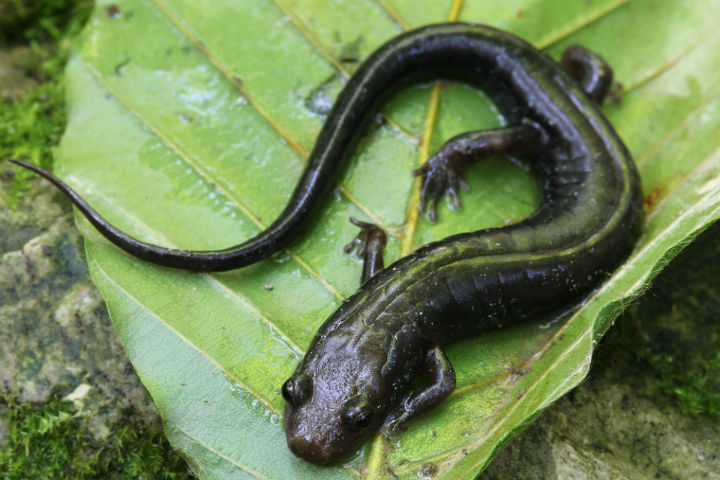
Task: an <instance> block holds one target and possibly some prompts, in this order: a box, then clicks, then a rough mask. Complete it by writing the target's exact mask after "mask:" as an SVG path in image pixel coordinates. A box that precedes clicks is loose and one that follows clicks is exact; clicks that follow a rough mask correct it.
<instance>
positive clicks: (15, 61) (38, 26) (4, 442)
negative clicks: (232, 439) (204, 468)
mask: <svg viewBox="0 0 720 480" xmlns="http://www.w3.org/2000/svg"><path fill="white" fill-rule="evenodd" d="M91 9H92V2H88V1H81V0H44V1H32V0H0V55H1V56H2V58H0V60H3V62H7V63H6V64H3V65H0V162H1V161H4V160H5V159H6V158H8V157H15V158H20V159H23V160H27V161H30V162H32V163H35V164H38V165H41V166H42V167H44V168H48V169H50V168H51V167H52V156H53V149H54V148H55V147H56V145H57V144H58V142H59V140H60V136H61V135H62V132H63V129H64V128H65V122H66V116H65V99H64V86H63V75H62V72H63V68H64V65H65V62H66V60H67V57H68V55H69V52H70V50H71V47H72V42H73V39H74V38H75V37H76V36H77V34H78V33H79V31H80V30H81V28H82V26H83V24H84V22H85V21H86V20H87V18H88V15H89V13H90V11H91ZM3 67H4V68H3ZM8 70H10V71H11V78H10V77H6V78H3V77H2V74H3V72H7V71H8ZM8 78H9V79H8ZM0 176H1V177H2V182H0V188H2V189H4V190H5V192H3V198H5V199H8V198H9V200H10V202H9V203H10V207H13V205H18V204H20V203H21V202H20V200H21V198H22V196H23V195H25V194H28V193H29V192H30V190H31V185H32V182H35V181H36V180H32V181H31V180H30V179H31V178H32V174H29V173H26V172H25V171H22V170H19V169H11V168H10V166H9V165H8V164H7V163H5V164H3V165H0ZM35 190H37V189H35ZM65 208H67V207H65ZM4 225H5V227H11V226H12V225H10V224H4ZM0 230H1V229H0ZM12 233H13V232H7V231H6V232H0V235H2V236H3V237H8V235H10V236H12V235H11V234H12ZM21 233H22V232H21ZM36 233H37V232H36ZM31 236H32V235H31ZM25 237H27V235H25V236H24V237H23V238H25ZM8 238H9V237H8ZM5 243H7V242H5ZM15 243H16V242H15ZM3 245H4V243H3ZM4 246H5V247H8V248H11V247H12V246H8V245H4ZM13 248H18V247H17V246H15V247H13ZM6 250H7V249H5V248H4V249H3V250H2V251H0V253H4V252H5V251H6ZM85 275H87V273H86V272H85ZM5 300H7V299H5ZM0 301H3V298H0ZM0 303H1V302H0ZM0 307H2V305H0ZM14 321H15V319H13V318H11V317H3V318H0V322H2V324H3V325H4V326H5V327H8V326H9V325H11V324H12V323H13V322H14ZM13 388H14V387H13V386H11V385H8V384H5V385H3V386H0V478H2V479H8V480H9V479H59V478H78V479H81V478H113V479H125V478H126V479H130V478H132V479H137V478H142V479H151V478H152V479H155V478H190V477H191V474H190V473H189V471H188V468H187V466H186V464H185V462H184V461H183V460H182V459H181V458H180V457H179V456H178V455H177V454H176V453H175V452H174V451H173V450H172V448H171V447H170V446H169V444H168V443H167V440H166V439H165V437H164V435H163V433H162V431H161V430H160V429H158V428H157V425H151V426H148V427H145V426H144V425H143V424H142V422H140V421H138V420H137V418H134V417H135V416H136V415H137V414H136V413H134V412H132V411H130V410H128V411H127V416H128V418H120V419H117V418H115V420H114V422H113V424H111V425H109V426H108V427H109V431H110V433H109V434H108V435H106V436H103V437H102V438H98V435H97V432H96V431H92V427H90V425H91V424H92V422H88V417H89V416H91V415H95V413H91V412H90V411H88V410H86V409H83V407H80V406H78V405H76V404H74V403H72V402H69V401H67V400H63V399H62V397H63V395H64V393H61V392H56V394H54V395H52V396H51V398H50V400H49V402H47V403H45V404H41V405H37V404H35V405H34V404H29V403H21V402H19V401H18V392H17V391H13ZM20 388H22V386H21V387H20ZM65 393H66V392H65Z"/></svg>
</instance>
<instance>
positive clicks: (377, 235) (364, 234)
mask: <svg viewBox="0 0 720 480" xmlns="http://www.w3.org/2000/svg"><path fill="white" fill-rule="evenodd" d="M350 223H352V224H353V225H357V226H358V227H360V233H358V234H357V236H356V237H355V238H354V239H353V240H352V241H351V242H350V243H348V244H347V245H345V248H344V249H343V250H345V253H350V252H352V251H353V249H354V248H355V247H357V255H358V257H361V258H362V259H363V271H362V276H361V278H360V283H365V282H366V281H367V280H368V279H370V278H372V277H373V276H374V275H375V274H376V273H378V272H379V271H381V270H382V269H383V268H385V262H384V260H383V251H384V250H385V244H386V243H387V236H386V235H385V232H383V231H382V229H381V228H380V227H378V226H377V225H373V224H372V223H367V222H361V221H360V220H357V219H355V218H353V217H350Z"/></svg>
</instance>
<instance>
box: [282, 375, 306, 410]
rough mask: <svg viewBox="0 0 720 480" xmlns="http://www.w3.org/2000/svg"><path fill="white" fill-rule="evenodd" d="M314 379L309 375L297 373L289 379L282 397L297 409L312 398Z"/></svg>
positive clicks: (284, 385)
mask: <svg viewBox="0 0 720 480" xmlns="http://www.w3.org/2000/svg"><path fill="white" fill-rule="evenodd" d="M311 393H312V379H311V378H310V375H308V374H307V373H304V372H302V373H296V374H295V375H293V376H292V377H290V378H288V379H287V380H286V381H285V383H283V386H282V396H283V398H284V399H285V401H286V402H288V403H289V404H290V405H292V406H294V407H297V406H300V405H302V403H303V402H304V401H305V400H307V399H308V398H310V394H311Z"/></svg>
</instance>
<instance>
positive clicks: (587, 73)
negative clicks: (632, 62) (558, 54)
mask: <svg viewBox="0 0 720 480" xmlns="http://www.w3.org/2000/svg"><path fill="white" fill-rule="evenodd" d="M560 64H561V65H562V67H563V68H564V69H565V71H566V72H568V74H570V76H571V77H572V79H573V80H575V83H577V84H578V85H579V86H580V88H582V89H583V91H585V93H586V94H587V95H588V96H589V97H590V98H592V99H593V100H594V101H595V102H596V103H597V104H598V105H599V104H601V103H602V102H603V100H604V99H605V97H606V96H607V94H608V92H609V91H610V87H611V86H612V83H613V71H612V68H610V65H608V64H607V62H606V61H605V60H604V59H603V58H602V57H601V56H600V55H598V54H597V53H595V52H592V51H590V50H588V49H587V48H585V47H581V46H580V45H571V46H569V47H568V48H567V49H566V50H565V52H564V53H563V56H562V59H561V60H560Z"/></svg>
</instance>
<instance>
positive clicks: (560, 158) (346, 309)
mask: <svg viewBox="0 0 720 480" xmlns="http://www.w3.org/2000/svg"><path fill="white" fill-rule="evenodd" d="M435 79H449V80H455V81H461V82H467V83H470V84H472V85H475V86H477V87H479V88H480V89H482V90H483V91H485V92H486V93H487V94H488V95H489V96H490V97H491V98H492V99H493V101H494V102H495V104H496V105H497V107H498V108H499V109H500V111H501V112H502V114H503V116H504V118H505V120H506V122H507V126H505V127H502V128H495V129H489V130H478V131H474V132H468V133H464V134H461V135H458V136H456V137H454V138H452V139H450V140H449V141H448V142H447V143H446V144H445V145H444V146H443V147H442V148H441V149H440V150H439V151H438V152H437V153H436V154H435V155H434V156H433V157H431V158H430V159H429V160H428V162H427V163H425V164H424V165H423V166H422V167H420V168H419V169H418V170H416V171H415V172H413V174H414V175H416V176H420V177H422V184H421V185H422V186H421V194H420V202H419V208H420V210H421V211H427V213H428V216H429V218H430V220H433V221H434V220H435V218H436V208H437V204H438V201H439V200H440V199H441V198H442V197H443V195H445V194H447V195H449V197H450V198H451V200H452V201H453V203H455V204H456V206H458V207H459V206H460V199H459V190H460V189H462V188H465V187H467V185H466V183H465V181H464V180H463V177H462V173H463V170H464V168H466V166H467V165H468V164H469V163H471V162H473V161H477V160H480V159H482V158H484V157H487V156H488V155H493V154H498V153H502V154H511V155H516V156H520V157H523V158H525V159H527V161H528V162H530V163H531V164H532V166H533V169H534V171H535V172H536V174H537V176H538V177H539V179H540V182H541V197H542V198H541V202H540V206H539V207H538V209H537V210H536V211H535V212H534V213H533V214H532V215H531V216H530V217H528V218H527V219H525V220H523V221H521V222H519V223H516V224H513V225H509V226H504V227H502V228H490V229H483V230H478V231H471V232H468V233H462V234H458V235H453V236H450V237H448V238H445V239H443V240H441V241H438V242H435V243H431V244H429V245H426V246H424V247H422V248H420V249H419V250H417V251H415V252H414V253H412V254H410V255H408V256H406V257H404V258H401V259H399V260H398V261H396V262H394V263H393V264H391V265H390V266H388V267H385V266H384V264H383V255H382V252H383V248H384V244H385V234H384V232H382V230H380V229H379V228H378V227H376V226H374V225H371V224H368V223H364V222H361V221H359V220H354V219H353V220H352V221H353V222H354V223H355V224H356V225H358V226H359V227H360V234H359V235H358V237H357V238H356V239H355V240H354V241H353V242H351V243H350V244H349V245H348V246H347V247H346V251H351V250H353V249H354V248H355V247H356V246H357V247H358V253H359V254H361V255H362V256H363V257H364V259H365V261H364V266H363V273H362V275H361V280H362V285H361V287H360V288H359V290H358V291H357V293H355V294H354V295H352V296H351V297H349V298H347V299H346V300H345V301H344V302H343V303H342V305H341V306H340V307H339V308H338V309H337V311H335V312H334V313H333V314H332V315H331V316H330V317H329V318H328V319H327V320H326V321H325V323H324V324H323V325H322V326H321V327H320V329H319V331H318V332H317V334H316V335H315V337H314V339H313V341H312V343H311V345H310V347H309V349H308V351H307V353H306V354H305V357H304V359H303V360H302V362H301V363H300V365H299V366H298V367H297V370H296V371H295V372H294V373H293V375H292V376H291V377H290V378H289V379H288V380H287V381H286V382H285V383H284V384H283V386H282V389H281V391H282V395H283V397H284V398H285V400H286V401H287V406H286V410H285V432H286V437H287V443H288V446H289V448H290V449H291V450H292V451H293V452H294V453H295V454H296V455H298V456H300V457H302V458H304V459H306V460H308V461H311V462H314V463H318V464H324V463H327V462H333V461H336V460H337V459H338V458H341V457H342V455H343V454H345V453H347V452H351V451H353V449H354V448H356V447H357V445H358V444H359V442H361V441H362V440H363V439H364V438H366V437H367V435H368V434H369V433H370V432H373V431H377V429H381V430H382V431H383V432H384V433H386V434H388V435H392V434H394V433H395V432H397V431H398V429H399V428H400V427H401V426H402V425H404V424H405V423H406V422H407V421H408V420H410V419H412V418H414V417H416V416H417V415H418V414H420V413H422V412H424V411H426V410H428V409H430V408H432V407H433V406H435V405H437V404H438V403H439V402H441V401H442V400H443V399H444V398H445V397H447V395H448V394H450V392H451V391H452V390H453V389H454V387H455V374H454V371H453V368H452V365H451V364H450V362H449V360H448V358H447V357H446V355H445V353H444V351H443V348H444V347H445V346H446V345H447V344H448V343H449V342H452V341H453V340H455V339H458V338H466V337H468V336H470V335H478V334H481V333H483V332H488V331H491V330H492V329H495V328H498V327H500V325H511V324H517V323H519V322H523V321H528V320H529V319H532V318H535V317H536V316H538V315H542V314H546V313H548V312H552V311H554V310H556V309H558V308H560V307H562V306H565V305H568V304H572V303H573V302H575V301H577V299H578V298H579V297H580V296H581V295H582V294H583V293H585V292H587V291H588V290H590V289H591V288H593V287H594V286H596V285H597V284H598V283H599V282H600V281H602V280H603V279H604V278H606V277H607V276H608V275H609V274H610V273H611V272H612V271H613V270H615V269H616V268H617V266H618V265H619V264H620V263H621V262H622V261H623V260H624V259H625V258H626V256H627V255H628V253H629V252H630V250H631V249H632V247H633V245H634V244H635V242H636V240H637V238H638V236H639V235H640V233H641V225H642V192H641V187H640V183H639V179H638V174H637V171H636V169H635V166H634V164H633V161H632V158H631V156H630V154H629V152H628V151H627V149H626V147H625V146H624V144H623V142H622V141H621V140H620V138H619V137H618V135H617V134H616V132H615V131H614V130H613V128H612V126H611V125H610V124H609V123H608V121H607V120H606V119H605V117H604V116H603V114H602V113H601V112H600V110H599V108H598V104H599V103H600V102H601V101H602V99H603V98H604V97H605V95H606V94H607V92H608V88H609V86H610V85H611V83H612V70H611V69H610V68H609V67H608V65H607V64H606V63H605V62H604V61H603V59H602V58H601V57H599V56H598V55H596V54H594V53H592V52H590V51H588V50H586V49H584V48H583V47H580V46H573V47H570V48H568V49H567V50H566V52H565V54H564V55H563V58H562V60H561V61H560V63H556V62H555V61H554V60H552V59H551V58H550V57H548V56H547V55H546V54H545V53H543V52H541V51H539V50H537V49H535V48H534V47H532V46H531V45H530V44H529V43H527V42H525V41H523V40H521V39H519V38H517V37H516V36H513V35H511V34H509V33H506V32H503V31H500V30H497V29H494V28H491V27H488V26H482V25H473V24H464V23H451V24H437V25H430V26H426V27H423V28H419V29H417V30H413V31H409V32H406V33H404V34H402V35H400V36H398V37H396V38H394V39H392V40H390V41H389V42H387V43H386V44H384V45H383V46H381V47H380V48H379V49H378V50H376V51H375V52H374V53H373V54H372V55H370V56H369V57H368V58H367V59H366V60H365V61H364V62H363V63H362V65H361V66H360V67H359V68H358V70H357V71H356V73H355V74H354V75H353V76H352V77H351V78H350V80H349V81H348V82H347V84H346V85H345V87H344V88H343V90H342V92H341V93H340V95H339V96H338V98H337V100H336V102H335V104H334V106H333V108H332V110H331V111H330V113H329V114H328V117H327V120H326V122H325V124H324V126H323V128H322V130H321V131H320V134H319V136H318V139H317V142H316V144H315V147H314V149H313V151H312V154H311V155H310V158H309V162H308V164H307V167H306V169H305V171H304V173H303V174H302V177H301V178H300V180H299V181H298V183H297V186H296V188H295V190H294V192H293V193H292V195H291V198H290V200H289V201H288V203H287V206H286V208H285V209H284V210H283V212H282V213H281V214H280V216H279V217H278V218H277V220H275V221H274V222H273V223H272V225H270V226H269V227H268V228H267V229H266V230H265V231H263V232H261V233H259V234H258V235H256V236H255V237H253V238H251V239H249V240H247V241H246V242H243V243H242V244H240V245H236V246H234V247H230V248H227V249H224V250H217V251H185V250H171V249H166V248H162V247H159V246H156V245H151V244H147V243H143V242H140V241H138V240H136V239H134V238H132V237H129V236H127V235H125V234H124V233H122V232H120V231H118V230H117V229H116V228H114V227H113V226H112V225H109V224H108V223H107V222H106V221H105V220H104V219H103V218H102V217H101V216H100V215H99V214H98V213H97V212H95V211H94V210H93V209H92V208H91V207H90V206H89V205H88V204H87V203H86V202H85V201H84V200H83V199H82V198H80V196H79V195H77V194H76V193H75V192H74V191H72V189H71V188H70V187H68V186H67V185H65V184H64V183H63V182H61V181H60V180H59V179H57V178H55V177H53V176H52V175H51V174H49V173H47V172H44V171H42V170H40V169H37V168H36V167H33V166H31V165H28V164H25V163H23V162H19V161H16V162H15V163H18V164H20V165H23V166H25V167H27V168H30V169H32V170H34V171H36V172H37V173H39V174H41V175H43V176H44V177H45V178H47V179H49V180H50V181H51V182H53V183H54V184H55V185H56V186H57V187H58V188H60V189H61V190H62V191H63V192H64V193H65V194H66V195H68V196H69V197H70V198H71V199H72V201H73V202H74V204H75V205H76V206H77V207H78V208H79V209H80V211H81V212H82V213H83V214H84V215H85V216H86V217H88V219H89V220H90V221H91V222H92V223H93V224H94V225H95V226H96V227H97V228H98V230H99V231H100V232H101V233H103V234H104V235H105V236H106V237H107V238H108V239H109V240H110V241H112V242H113V243H115V244H116V245H118V246H119V247H121V248H123V249H124V250H126V251H128V252H129V253H131V254H132V255H135V256H136V257H139V258H142V259H145V260H147V261H150V262H154V263H157V264H160V265H165V266H170V267H176V268H182V269H189V270H198V271H212V270H227V269H233V268H238V267H242V266H245V265H249V264H251V263H254V262H257V261H259V260H261V259H264V258H267V257H268V256H270V255H272V254H273V253H275V252H277V251H278V250H280V249H282V248H285V247H286V246H287V245H288V244H289V243H290V242H291V241H293V240H294V239H295V238H297V237H298V236H299V235H302V234H303V232H305V231H306V230H307V229H308V228H310V227H311V225H312V218H313V216H314V215H316V213H317V212H318V210H320V209H321V205H322V198H323V197H324V196H325V195H327V193H328V192H329V191H330V190H331V189H332V188H333V187H334V185H335V182H336V180H337V178H338V175H339V174H340V172H341V171H342V167H343V164H344V163H345V159H347V158H348V156H349V155H348V154H349V152H350V150H351V149H352V148H354V147H353V139H354V138H355V137H356V135H357V132H358V131H359V130H361V127H362V126H363V123H364V122H366V121H367V119H368V118H370V117H371V116H372V114H373V113H375V112H376V111H377V107H378V104H379V103H380V102H381V101H383V100H384V99H385V98H387V95H388V93H389V92H393V91H395V90H396V89H397V87H398V86H402V85H405V84H407V83H408V82H423V81H429V80H435ZM418 375H423V377H421V378H424V379H425V381H424V383H423V384H421V385H417V383H418V382H417V381H414V379H416V377H418ZM418 378H420V377H418ZM421 383H422V382H421Z"/></svg>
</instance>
